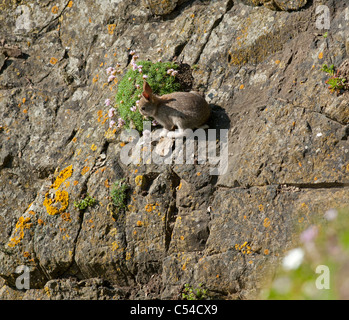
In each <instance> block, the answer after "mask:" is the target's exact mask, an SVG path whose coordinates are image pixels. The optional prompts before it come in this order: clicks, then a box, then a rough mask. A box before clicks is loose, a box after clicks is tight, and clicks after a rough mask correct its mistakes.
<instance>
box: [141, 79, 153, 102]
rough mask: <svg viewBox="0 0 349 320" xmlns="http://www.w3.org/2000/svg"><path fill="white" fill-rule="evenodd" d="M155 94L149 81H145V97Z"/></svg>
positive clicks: (148, 97)
mask: <svg viewBox="0 0 349 320" xmlns="http://www.w3.org/2000/svg"><path fill="white" fill-rule="evenodd" d="M152 94H153V90H152V89H151V87H150V85H149V84H148V82H147V81H144V82H143V97H144V98H146V99H147V100H149V99H150V97H151V95H152Z"/></svg>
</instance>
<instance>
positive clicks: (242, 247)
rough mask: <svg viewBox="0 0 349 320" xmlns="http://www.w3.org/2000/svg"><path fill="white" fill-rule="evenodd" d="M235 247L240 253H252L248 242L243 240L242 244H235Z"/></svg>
mask: <svg viewBox="0 0 349 320" xmlns="http://www.w3.org/2000/svg"><path fill="white" fill-rule="evenodd" d="M235 249H236V250H237V251H240V252H241V253H242V254H251V253H253V250H252V249H251V247H250V246H249V244H248V242H247V241H245V242H244V243H243V244H242V245H239V244H236V245H235Z"/></svg>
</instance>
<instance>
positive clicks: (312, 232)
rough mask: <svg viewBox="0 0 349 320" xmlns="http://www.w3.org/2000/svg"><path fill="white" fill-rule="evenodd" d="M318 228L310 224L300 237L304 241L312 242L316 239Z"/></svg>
mask: <svg viewBox="0 0 349 320" xmlns="http://www.w3.org/2000/svg"><path fill="white" fill-rule="evenodd" d="M318 231H319V230H318V228H317V227H316V226H310V227H309V228H308V229H306V230H304V231H303V232H302V233H301V235H300V239H301V241H302V242H303V243H310V242H312V241H314V240H315V238H316V236H317V234H318Z"/></svg>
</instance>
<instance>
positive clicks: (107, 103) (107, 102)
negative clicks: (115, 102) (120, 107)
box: [104, 99, 111, 107]
mask: <svg viewBox="0 0 349 320" xmlns="http://www.w3.org/2000/svg"><path fill="white" fill-rule="evenodd" d="M104 103H105V105H106V106H107V107H109V106H110V104H111V100H110V99H106V100H105V101H104Z"/></svg>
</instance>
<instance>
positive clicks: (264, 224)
mask: <svg viewBox="0 0 349 320" xmlns="http://www.w3.org/2000/svg"><path fill="white" fill-rule="evenodd" d="M270 223H271V221H270V219H269V218H265V219H264V221H263V226H264V227H265V228H268V227H269V226H270Z"/></svg>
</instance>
